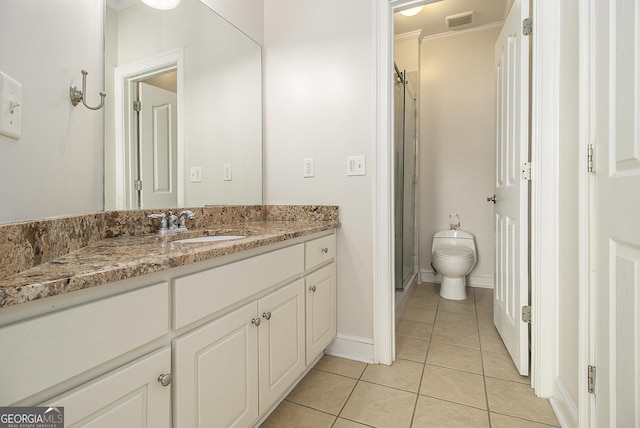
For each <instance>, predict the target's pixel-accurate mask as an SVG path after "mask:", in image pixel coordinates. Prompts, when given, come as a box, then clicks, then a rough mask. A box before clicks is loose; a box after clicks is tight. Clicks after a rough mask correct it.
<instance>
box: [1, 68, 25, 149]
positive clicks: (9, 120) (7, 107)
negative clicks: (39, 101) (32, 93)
mask: <svg viewBox="0 0 640 428" xmlns="http://www.w3.org/2000/svg"><path fill="white" fill-rule="evenodd" d="M22 109H23V107H22V85H21V84H20V83H19V82H18V81H17V80H15V79H12V78H11V77H9V76H7V75H6V74H4V73H3V72H1V71H0V134H2V135H6V136H7V137H10V138H13V139H14V140H19V139H20V133H21V124H22Z"/></svg>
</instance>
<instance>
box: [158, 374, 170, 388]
mask: <svg viewBox="0 0 640 428" xmlns="http://www.w3.org/2000/svg"><path fill="white" fill-rule="evenodd" d="M158 382H160V385H162V386H169V385H170V384H171V373H164V374H161V375H160V376H158Z"/></svg>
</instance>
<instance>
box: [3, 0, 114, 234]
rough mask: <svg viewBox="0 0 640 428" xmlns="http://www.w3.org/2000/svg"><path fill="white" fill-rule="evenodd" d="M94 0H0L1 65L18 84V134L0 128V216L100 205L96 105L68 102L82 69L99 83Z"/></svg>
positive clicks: (99, 26)
mask: <svg viewBox="0 0 640 428" xmlns="http://www.w3.org/2000/svg"><path fill="white" fill-rule="evenodd" d="M102 31H103V6H102V1H99V0H91V1H89V0H69V1H65V2H43V1H40V0H22V1H3V2H0V38H2V40H3V41H2V43H0V71H2V72H4V73H5V74H7V75H9V76H11V77H12V78H14V79H16V80H17V81H19V82H20V83H22V85H23V87H22V88H23V89H22V90H23V103H22V104H23V105H22V106H21V107H19V108H20V109H21V110H22V137H21V138H20V139H19V140H13V139H10V138H7V137H4V136H0V223H9V222H15V221H21V220H33V219H38V218H44V217H52V216H59V215H66V214H74V213H85V212H94V211H99V210H101V209H102V186H103V184H102V183H103V181H102V175H103V174H102V171H103V155H102V150H103V147H102V132H103V111H91V110H88V109H86V108H85V107H84V106H81V105H79V106H77V107H73V106H72V105H71V101H70V99H69V86H70V85H75V86H78V87H81V85H82V75H81V74H80V70H82V69H86V70H87V71H88V72H89V76H88V81H87V82H88V83H87V92H88V94H87V102H88V103H89V104H90V105H95V104H97V103H98V102H99V100H100V96H99V95H98V92H99V91H101V90H103V86H102V85H103V81H104V78H103V69H104V66H103V57H102V53H103V41H102Z"/></svg>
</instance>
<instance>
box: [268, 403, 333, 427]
mask: <svg viewBox="0 0 640 428" xmlns="http://www.w3.org/2000/svg"><path fill="white" fill-rule="evenodd" d="M335 420H336V417H335V416H331V415H328V414H326V413H322V412H319V411H317V410H313V409H310V408H308V407H304V406H301V405H299V404H295V403H291V402H289V401H286V400H285V401H283V402H282V403H280V405H279V406H278V407H277V408H276V410H274V411H273V413H271V415H269V417H268V418H267V420H265V421H264V422H263V423H262V425H260V427H261V428H303V427H304V428H323V427H327V428H330V427H331V426H332V424H333V422H334V421H335Z"/></svg>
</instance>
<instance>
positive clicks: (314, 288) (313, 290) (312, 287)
mask: <svg viewBox="0 0 640 428" xmlns="http://www.w3.org/2000/svg"><path fill="white" fill-rule="evenodd" d="M309 290H310V291H312V292H314V293H315V292H316V286H315V285H312V286H311V287H309Z"/></svg>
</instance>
